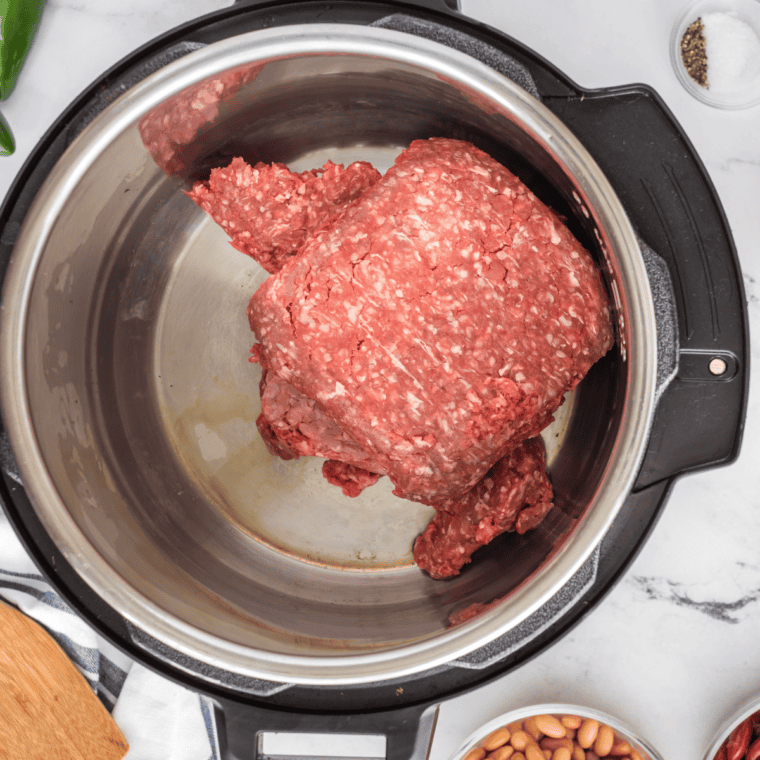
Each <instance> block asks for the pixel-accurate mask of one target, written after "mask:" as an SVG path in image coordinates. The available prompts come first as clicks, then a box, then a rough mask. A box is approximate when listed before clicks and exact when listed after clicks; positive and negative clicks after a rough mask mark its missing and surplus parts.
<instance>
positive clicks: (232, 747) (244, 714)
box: [216, 700, 438, 760]
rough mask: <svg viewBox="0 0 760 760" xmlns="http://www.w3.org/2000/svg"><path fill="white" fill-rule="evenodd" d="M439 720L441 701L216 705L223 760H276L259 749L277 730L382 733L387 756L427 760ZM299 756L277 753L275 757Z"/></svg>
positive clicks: (394, 759)
mask: <svg viewBox="0 0 760 760" xmlns="http://www.w3.org/2000/svg"><path fill="white" fill-rule="evenodd" d="M437 718H438V705H437V704H422V705H412V706H407V707H402V708H399V709H396V710H387V711H383V712H374V713H365V712H357V713H350V714H347V713H340V714H335V713H322V714H320V713H317V712H314V713H308V712H300V711H298V712H296V711H283V710H281V709H270V708H267V707H260V706H258V705H250V704H241V703H239V702H233V701H230V700H219V701H218V702H217V704H216V721H217V726H218V728H219V734H220V736H219V741H220V745H221V746H220V749H221V754H222V759H223V760H274V757H273V756H268V755H265V754H263V752H262V751H261V739H262V737H263V734H265V733H267V732H275V731H278V732H287V733H306V734H329V735H331V736H335V735H336V734H370V735H380V736H384V737H385V739H386V749H385V755H384V758H385V760H425V758H426V757H427V754H428V749H429V746H430V742H431V739H432V736H433V732H434V730H435V723H436V720H437ZM298 757H299V756H294V755H277V760H291V759H292V760H296V759H297V758H298ZM376 760H382V758H377V759H376Z"/></svg>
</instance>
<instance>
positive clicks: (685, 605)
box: [0, 0, 760, 760]
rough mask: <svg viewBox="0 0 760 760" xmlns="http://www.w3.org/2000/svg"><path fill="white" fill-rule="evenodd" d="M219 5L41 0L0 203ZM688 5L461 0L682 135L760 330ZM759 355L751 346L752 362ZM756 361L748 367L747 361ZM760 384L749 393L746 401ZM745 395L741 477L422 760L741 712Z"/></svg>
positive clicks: (584, 81)
mask: <svg viewBox="0 0 760 760" xmlns="http://www.w3.org/2000/svg"><path fill="white" fill-rule="evenodd" d="M227 4H228V2H227V0H132V1H131V2H130V3H127V4H125V3H117V2H116V1H115V0H49V2H48V4H47V7H46V10H45V14H44V17H43V20H42V25H41V28H40V30H39V33H38V37H37V39H36V41H35V44H34V47H33V49H32V51H31V53H30V57H29V59H28V63H27V65H26V67H25V69H24V71H23V72H22V75H21V78H20V81H19V83H18V87H17V89H16V92H15V93H14V94H13V95H12V97H11V98H10V99H9V100H8V101H7V102H5V103H2V104H0V109H1V110H2V112H3V114H4V115H5V117H6V118H7V119H8V121H9V122H10V124H11V125H12V127H13V130H14V132H15V135H16V138H17V151H16V153H15V155H14V156H12V157H10V158H3V159H0V197H2V196H4V195H5V193H6V191H7V190H8V188H9V187H10V184H11V182H12V180H13V177H14V175H15V174H16V173H17V171H18V170H19V169H20V168H21V166H22V163H23V161H24V160H25V158H26V157H27V156H28V155H29V154H30V152H31V151H32V149H33V147H34V145H35V144H36V143H37V141H38V139H39V138H40V137H41V135H42V134H43V133H44V131H45V130H46V129H47V128H48V127H49V125H50V124H51V123H52V122H53V120H54V119H55V118H56V117H57V116H58V114H59V113H60V112H61V111H62V110H63V108H64V107H65V106H66V105H67V104H68V103H69V102H70V101H71V100H72V99H73V98H74V97H75V96H76V95H77V94H78V93H79V92H80V91H81V90H82V89H83V88H84V87H85V86H86V85H87V84H89V83H90V82H91V81H92V80H93V79H94V78H95V77H96V76H97V75H98V74H99V73H101V72H102V71H103V70H105V69H106V68H107V67H109V66H111V65H112V64H114V63H115V62H116V61H118V60H119V59H120V58H121V57H123V56H124V55H126V54H127V53H129V52H131V51H132V50H133V49H134V48H136V47H138V46H139V45H141V44H142V43H144V42H145V41H147V40H148V39H150V38H152V37H154V36H155V35H157V34H159V33H160V32H162V31H165V30H167V29H169V28H171V27H173V26H175V25H177V24H179V23H180V22H183V21H185V20H189V19H192V18H195V17H197V16H199V15H201V14H203V13H205V12H208V11H211V10H214V9H216V8H220V7H224V6H225V5H227ZM683 5H684V3H683V0H646V1H643V0H642V1H641V2H636V3H631V2H623V0H574V2H570V0H535V2H522V1H520V0H462V6H463V12H464V13H465V14H467V15H469V16H471V17H473V18H475V19H478V20H481V21H484V22H486V23H489V24H491V25H492V26H494V27H497V28H499V29H501V30H504V31H506V32H508V33H509V34H510V35H512V36H514V37H516V38H517V39H519V40H521V41H522V42H524V43H525V44H527V45H528V46H530V47H532V48H533V49H534V50H536V51H537V52H538V53H540V54H542V55H543V56H544V57H546V58H547V59H548V60H549V61H551V62H552V63H554V64H555V65H556V66H557V67H559V68H560V69H562V70H563V71H564V72H565V73H566V74H567V75H568V76H569V77H571V78H572V79H573V80H574V81H576V82H578V83H579V84H580V85H582V86H584V87H600V86H610V85H621V84H629V83H633V82H644V83H646V84H649V85H651V86H652V87H654V88H655V89H656V90H657V92H659V94H660V95H661V96H662V98H663V99H664V100H665V102H666V103H667V105H668V106H669V107H670V108H671V109H672V111H673V112H674V114H675V116H676V118H677V119H678V120H679V121H680V122H681V124H682V126H683V128H684V130H685V132H686V133H687V134H688V136H689V137H690V139H691V140H692V142H693V143H694V145H695V147H696V150H697V152H698V153H699V154H700V156H701V158H702V160H703V161H704V163H705V165H706V167H707V170H708V172H709V174H710V176H711V177H712V180H713V182H714V183H715V186H716V187H717V191H718V193H719V195H720V198H721V200H722V202H723V204H724V207H725V211H726V214H727V216H728V219H729V222H730V224H731V226H732V229H733V234H734V239H735V242H736V246H737V249H738V252H739V256H740V260H741V264H742V267H743V270H744V280H745V287H746V290H747V298H748V302H749V314H750V327H751V329H753V328H754V327H756V326H760V301H759V300H758V299H759V298H760V291H759V289H758V281H760V242H759V241H760V143H759V142H758V140H757V139H756V137H757V136H758V134H760V106H758V107H755V108H754V109H748V110H745V111H735V112H732V111H721V110H716V109H712V108H709V107H708V106H705V105H702V104H700V103H699V102H697V101H696V100H694V99H693V98H692V97H691V96H690V95H689V94H687V93H686V91H685V90H684V89H683V88H682V87H681V85H680V84H679V82H678V81H677V80H676V77H675V75H674V73H673V70H672V68H671V64H670V59H669V39H670V33H671V28H672V26H673V24H674V23H675V20H676V18H677V16H678V15H679V14H680V13H681V11H682V10H683V7H682V6H683ZM755 345H756V344H755ZM752 353H753V355H754V357H755V358H756V357H757V354H756V351H755V350H753V352H752ZM756 385H757V381H755V382H754V386H756ZM757 390H758V388H757V387H753V388H751V392H750V406H749V416H748V419H747V426H746V431H745V436H744V444H743V448H742V453H741V456H740V457H739V459H738V461H736V462H735V463H734V464H732V465H731V466H729V467H724V468H720V469H715V470H711V471H707V472H704V473H701V474H696V475H691V476H689V477H685V478H683V479H682V480H681V481H680V482H679V483H678V484H677V485H676V487H675V489H674V491H673V494H672V496H671V498H670V500H669V502H668V504H667V506H666V508H665V510H664V513H663V515H662V517H661V519H660V521H659V523H658V524H657V526H656V528H655V530H654V533H653V535H652V536H651V538H650V539H649V541H648V542H647V544H646V546H645V548H644V549H643V551H642V552H641V554H640V555H639V556H638V557H637V558H636V560H635V561H634V563H633V565H632V566H631V567H630V569H629V570H628V571H627V573H626V574H625V576H624V578H623V579H622V581H621V582H620V583H619V584H618V585H617V586H616V587H615V589H614V590H613V591H612V592H611V593H610V594H609V595H608V596H607V597H606V598H605V599H604V600H603V601H602V602H601V603H600V604H599V605H598V607H597V608H596V609H595V610H594V611H593V612H592V613H591V614H590V615H588V616H586V618H585V619H584V620H583V621H582V622H581V623H580V624H579V625H578V626H577V627H576V628H575V629H574V630H573V631H572V632H571V633H569V634H568V635H567V636H566V637H564V638H563V639H561V640H560V641H558V642H557V643H555V644H554V645H553V646H552V647H550V648H549V649H548V650H547V651H545V652H543V653H542V654H541V655H539V656H538V657H536V658H534V659H533V660H532V661H530V662H529V663H528V664H526V665H524V666H522V667H520V668H518V669H517V670H515V671H514V672H511V673H509V674H508V675H506V676H505V677H503V678H501V679H499V680H497V681H495V682H492V683H491V684H489V685H488V686H486V687H484V688H481V689H479V690H477V691H475V692H471V693H469V694H466V695H464V696H462V697H459V698H456V699H453V700H451V701H448V702H446V703H444V704H443V705H442V707H441V712H440V717H439V720H438V727H437V731H436V734H435V736H434V739H433V743H432V747H431V753H430V758H431V760H446V758H448V756H449V755H450V753H451V752H452V751H453V750H454V749H455V748H456V747H457V746H458V745H459V744H460V742H461V741H462V739H463V738H464V737H465V736H467V735H468V734H469V733H470V732H472V731H473V730H475V729H476V728H477V727H478V726H480V725H481V724H483V723H485V722H487V721H489V720H490V719H492V718H493V717H495V716H497V715H499V714H500V713H502V712H504V711H506V710H507V709H509V708H511V707H512V706H515V705H517V704H520V703H528V702H531V701H539V700H543V701H551V702H557V701H559V702H562V701H567V702H576V703H581V704H586V705H588V706H590V707H595V708H597V709H600V710H603V711H605V712H609V713H613V714H616V715H618V716H620V717H622V718H624V719H626V720H627V721H628V722H629V723H631V724H632V725H633V726H635V727H636V728H637V729H638V730H639V732H640V733H641V734H642V735H643V736H645V737H647V738H648V739H649V741H650V742H651V743H652V744H653V745H654V746H655V747H657V748H658V749H659V751H660V752H661V753H662V755H663V757H664V758H667V759H668V760H699V759H700V758H702V756H703V753H704V751H705V749H706V747H707V746H708V744H709V743H710V739H711V737H712V735H713V734H714V732H715V731H716V729H717V728H718V727H719V726H720V724H721V723H722V722H723V721H724V719H725V718H726V717H728V716H729V715H730V714H731V713H732V712H733V710H734V708H735V707H736V706H738V705H739V704H741V703H742V702H744V701H747V700H748V699H749V698H751V697H753V696H754V695H756V694H757V693H758V692H760V646H758V642H759V641H760V467H758V457H759V455H760V408H759V407H758V403H757V392H756V391H757Z"/></svg>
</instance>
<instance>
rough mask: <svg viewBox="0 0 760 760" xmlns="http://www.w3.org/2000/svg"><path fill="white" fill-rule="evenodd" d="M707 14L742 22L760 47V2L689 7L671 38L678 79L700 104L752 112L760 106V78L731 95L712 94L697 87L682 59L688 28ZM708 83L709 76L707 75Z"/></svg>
mask: <svg viewBox="0 0 760 760" xmlns="http://www.w3.org/2000/svg"><path fill="white" fill-rule="evenodd" d="M708 13H726V14H729V15H731V16H733V17H734V18H737V19H739V20H740V21H743V22H744V23H745V24H747V25H748V26H749V27H750V28H751V29H752V30H753V31H754V32H755V34H756V35H757V37H758V44H760V2H758V0H702V1H701V2H697V3H693V4H691V5H689V7H688V8H686V10H684V12H683V13H682V14H681V15H680V16H679V17H678V20H677V21H676V23H675V25H674V26H673V32H672V34H671V38H670V58H671V62H672V64H673V69H674V71H675V72H676V76H677V77H678V80H679V81H680V82H681V84H682V85H683V86H684V87H685V88H686V90H687V91H688V92H689V93H690V94H691V95H693V96H694V97H695V98H697V100H700V101H702V102H703V103H706V104H707V105H710V106H713V107H715V108H725V109H739V108H749V107H750V106H754V105H757V104H758V103H760V74H758V75H757V76H756V77H754V79H753V80H752V81H751V83H748V84H745V85H744V86H737V87H736V88H734V89H732V90H730V91H726V90H724V91H721V92H712V91H710V89H709V88H707V87H702V86H701V85H700V84H697V82H695V81H694V80H693V79H692V78H691V76H690V75H689V72H688V71H687V70H686V66H684V62H683V59H682V58H681V39H682V37H683V35H684V33H685V32H686V30H687V29H688V28H689V26H690V25H691V24H692V23H693V22H694V21H696V20H697V19H698V18H702V17H704V16H705V15H707V14H708ZM708 79H709V72H708Z"/></svg>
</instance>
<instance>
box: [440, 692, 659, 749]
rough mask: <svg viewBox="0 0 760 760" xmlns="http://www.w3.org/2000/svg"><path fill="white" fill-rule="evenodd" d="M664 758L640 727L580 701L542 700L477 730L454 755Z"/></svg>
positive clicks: (496, 719)
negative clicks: (543, 702)
mask: <svg viewBox="0 0 760 760" xmlns="http://www.w3.org/2000/svg"><path fill="white" fill-rule="evenodd" d="M601 758H610V760H662V757H661V755H660V754H659V753H658V752H657V751H656V750H654V749H653V748H652V747H651V746H650V745H649V744H648V742H646V741H645V740H644V739H641V738H640V737H639V736H637V734H636V732H635V731H634V729H632V728H631V727H630V726H627V725H626V724H625V723H623V721H621V720H620V719H618V718H615V717H613V716H611V715H606V714H604V713H600V712H598V711H597V710H592V709H590V708H586V707H580V706H578V705H567V704H542V705H533V706H531V707H524V708H520V709H518V710H513V711H512V712H509V713H506V714H504V715H501V716H500V717H498V718H495V719H494V720H492V721H490V722H489V723H487V724H486V725H485V726H482V727H481V728H480V729H478V731H476V732H475V733H473V734H471V735H470V736H469V737H468V738H467V739H466V740H465V742H464V743H463V745H462V746H461V748H460V749H459V750H458V751H457V752H456V753H455V754H454V755H452V758H451V760H601Z"/></svg>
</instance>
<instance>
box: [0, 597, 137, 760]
mask: <svg viewBox="0 0 760 760" xmlns="http://www.w3.org/2000/svg"><path fill="white" fill-rule="evenodd" d="M128 749H129V745H128V744H127V742H126V740H125V739H124V737H123V736H122V734H121V732H120V731H119V729H118V727H117V726H116V723H114V721H113V719H112V718H111V716H110V715H109V714H108V711H107V710H106V708H105V707H104V706H103V704H102V703H101V701H100V700H99V699H98V698H97V697H96V696H95V694H94V693H93V691H92V689H91V688H90V686H89V685H88V683H87V681H85V679H84V677H83V676H82V674H81V673H80V672H79V671H78V670H77V669H76V667H75V666H74V663H73V662H71V660H70V659H69V658H68V657H67V656H66V654H65V653H64V652H63V650H62V649H61V648H60V647H59V646H58V644H56V643H55V641H54V640H53V639H52V638H51V636H50V634H48V633H47V632H46V631H45V630H44V629H43V628H42V627H41V626H40V625H39V624H38V623H35V622H34V621H33V620H31V619H30V618H28V617H26V615H23V614H21V613H20V612H18V610H16V609H15V608H13V607H11V606H10V605H8V604H5V603H3V602H0V758H2V759H3V760H38V758H39V760H43V758H44V760H119V759H120V758H122V757H124V755H125V754H126V753H127V750H128Z"/></svg>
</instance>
